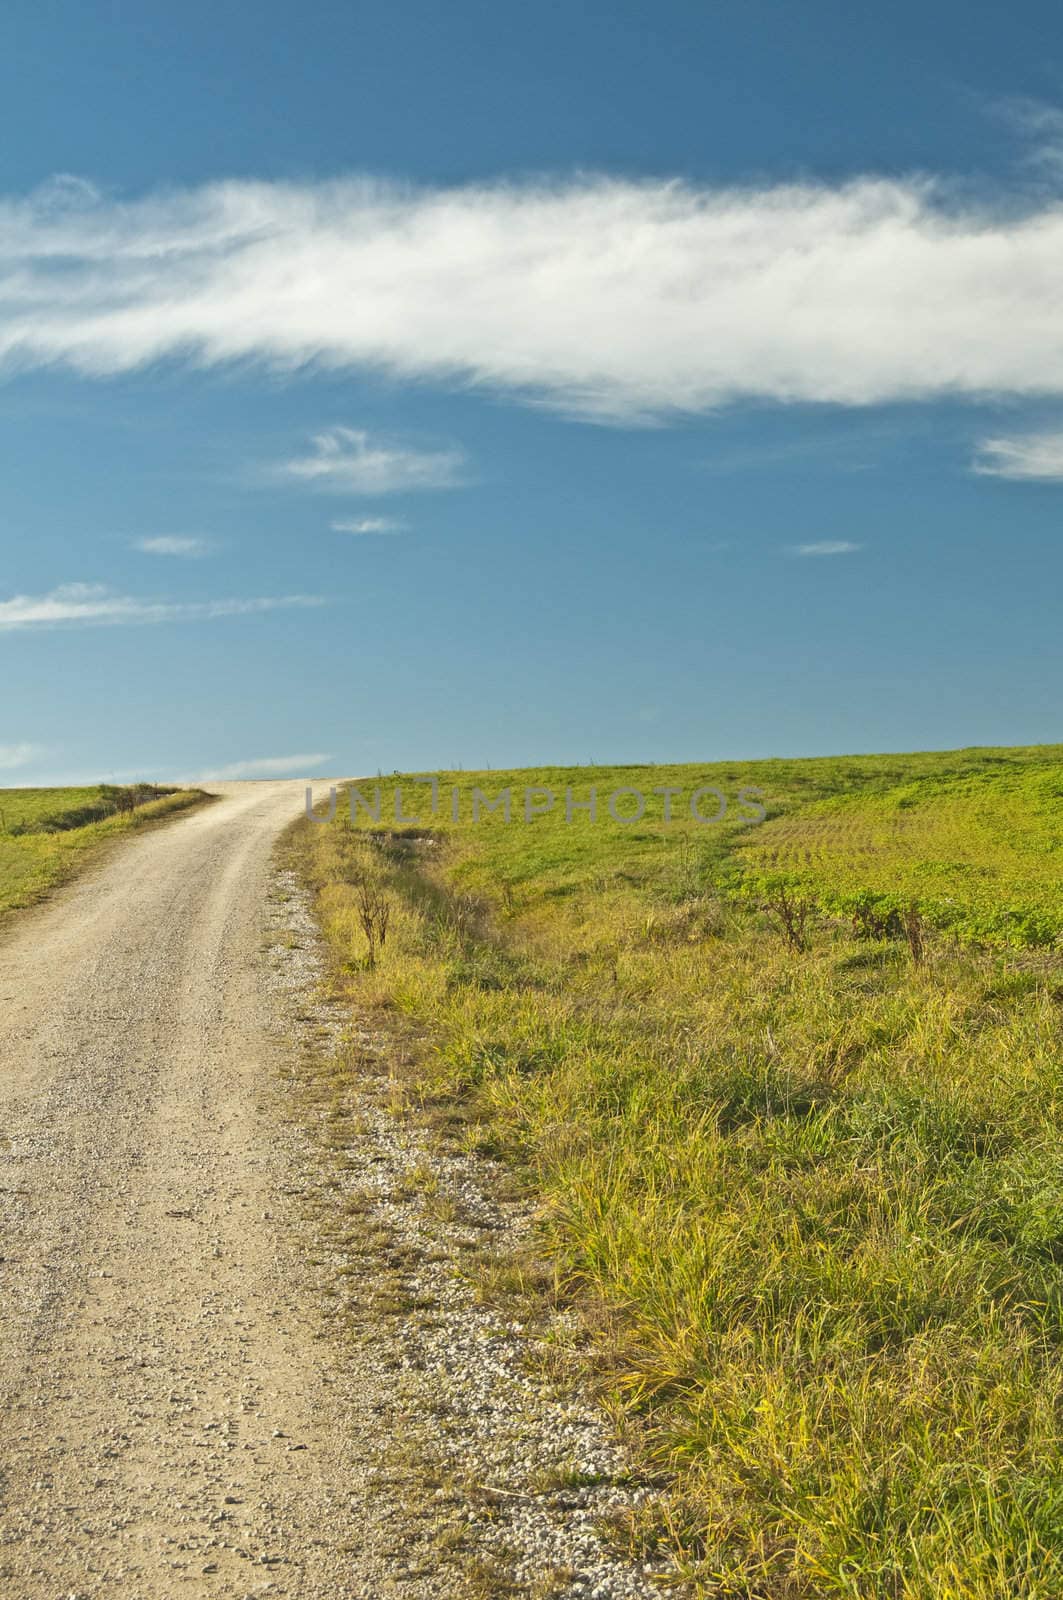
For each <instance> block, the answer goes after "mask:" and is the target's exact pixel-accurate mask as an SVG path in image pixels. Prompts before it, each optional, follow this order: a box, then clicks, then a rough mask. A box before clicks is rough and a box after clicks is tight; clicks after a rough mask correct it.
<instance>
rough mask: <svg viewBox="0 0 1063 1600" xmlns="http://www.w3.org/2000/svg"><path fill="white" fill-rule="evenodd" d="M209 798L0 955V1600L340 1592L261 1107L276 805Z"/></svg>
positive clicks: (74, 893) (329, 1422)
mask: <svg viewBox="0 0 1063 1600" xmlns="http://www.w3.org/2000/svg"><path fill="white" fill-rule="evenodd" d="M216 787H217V790H218V792H219V793H220V795H221V796H222V798H221V799H220V800H219V801H218V802H217V803H215V804H214V805H212V806H209V807H206V808H204V809H203V810H201V811H197V812H195V813H193V814H191V815H189V816H187V817H185V818H182V819H180V820H177V821H174V822H172V823H170V824H168V825H166V826H164V827H161V828H158V829H154V830H152V831H149V832H145V833H143V834H140V835H138V836H136V837H135V838H133V839H131V840H129V841H128V842H126V843H123V844H122V845H121V846H120V847H119V848H117V849H116V850H114V851H113V852H112V853H111V854H109V855H108V856H107V857H106V858H105V859H104V860H103V861H102V863H101V864H98V865H97V866H96V867H95V868H93V869H92V870H91V871H90V872H89V873H87V874H86V875H85V876H84V877H82V878H80V879H79V880H77V881H76V882H75V883H73V884H71V885H69V886H68V887H67V888H65V889H64V890H62V891H61V892H60V893H58V894H57V895H56V896H55V897H54V898H53V899H52V900H51V901H49V902H48V903H47V904H46V905H44V906H41V907H38V908H36V909H34V910H32V911H28V912H25V913H22V914H20V915H19V916H18V917H16V918H15V919H13V920H12V922H11V924H10V925H9V926H8V927H7V928H6V929H5V931H4V933H3V935H2V936H0V1258H2V1259H0V1405H2V1412H0V1591H2V1592H3V1593H4V1594H5V1595H8V1596H11V1597H12V1600H54V1597H62V1600H73V1597H79V1600H80V1597H88V1596H93V1597H94V1596H96V1595H98V1594H107V1595H120V1596H122V1600H138V1597H143V1600H169V1597H170V1596H178V1595H180V1596H183V1597H188V1596H198V1595H206V1596H217V1597H219V1600H221V1597H229V1596H241V1597H243V1596H249V1595H257V1594H260V1593H262V1594H284V1595H290V1596H298V1597H307V1600H310V1597H314V1600H316V1597H319V1596H320V1597H325V1596H327V1597H328V1600H336V1597H338V1596H343V1595H360V1594H362V1593H363V1592H364V1590H363V1589H362V1587H361V1586H360V1584H359V1583H358V1580H357V1577H356V1575H354V1574H352V1573H351V1572H350V1571H349V1570H348V1567H347V1562H348V1559H349V1558H348V1557H347V1556H345V1555H344V1553H343V1552H344V1543H345V1541H344V1528H345V1526H346V1525H347V1524H348V1523H349V1521H350V1514H351V1501H350V1491H351V1488H352V1484H351V1480H350V1477H349V1475H348V1471H347V1468H346V1466H345V1459H344V1442H343V1438H342V1433H343V1429H342V1427H341V1426H339V1425H338V1424H337V1421H336V1418H335V1416H334V1409H335V1408H334V1406H332V1405H331V1404H330V1396H329V1391H328V1388H327V1384H328V1378H327V1376H326V1375H325V1373H324V1369H323V1368H322V1365H321V1358H320V1356H318V1355H316V1354H315V1346H314V1342H313V1339H312V1338H311V1327H310V1314H309V1312H308V1310H307V1309H306V1308H305V1307H304V1306H303V1305H301V1304H300V1297H299V1295H298V1293H297V1290H296V1289H295V1288H294V1287H293V1285H292V1283H291V1281H290V1273H289V1271H288V1268H290V1265H291V1262H290V1258H289V1259H288V1260H287V1262H286V1257H285V1250H286V1249H290V1246H286V1245H285V1244H284V1242H283V1241H282V1240H281V1238H280V1236H279V1231H278V1230H275V1229H274V1226H273V1220H272V1219H273V1209H274V1206H275V1205H276V1204H277V1201H278V1197H277V1185H278V1181H279V1179H278V1168H277V1163H276V1160H275V1158H274V1149H273V1142H272V1135H273V1132H274V1131H275V1122H274V1121H273V1120H272V1118H271V1115H270V1113H269V1110H268V1108H264V1107H263V1106H262V1104H261V1102H262V1101H263V1098H264V1096H265V1095H266V1094H267V1093H268V1090H269V1084H270V1081H271V1077H272V1074H271V1071H270V1066H271V1057H272V1055H273V1053H274V1052H275V1051H276V1050H277V1048H278V1045H277V1041H276V1038H275V1037H273V1038H271V1036H270V1032H269V1029H268V1026H267V1022H268V1018H269V1012H270V999H269V995H268V993H267V990H266V986H265V976H264V963H263V961H262V959H261V955H260V948H259V947H260V944H261V928H262V912H263V907H264V905H265V900H266V892H267V884H268V873H269V859H270V852H271V847H272V845H273V843H274V840H275V839H276V837H277V834H278V833H279V831H280V830H281V828H282V827H283V826H284V824H285V823H287V822H288V821H289V820H290V819H291V818H292V817H294V816H295V815H296V814H297V813H298V810H299V808H300V806H301V805H302V797H303V785H302V783H291V782H284V783H243V784H238V783H234V784H222V785H218V786H216ZM280 1204H281V1205H283V1200H281V1202H280Z"/></svg>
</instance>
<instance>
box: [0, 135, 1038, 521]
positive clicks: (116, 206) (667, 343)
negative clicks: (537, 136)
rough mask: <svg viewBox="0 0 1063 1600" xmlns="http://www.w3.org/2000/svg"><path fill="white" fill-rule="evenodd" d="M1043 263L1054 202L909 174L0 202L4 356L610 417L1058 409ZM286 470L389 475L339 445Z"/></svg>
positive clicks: (362, 449) (363, 449) (357, 442)
mask: <svg viewBox="0 0 1063 1600" xmlns="http://www.w3.org/2000/svg"><path fill="white" fill-rule="evenodd" d="M1043 131H1044V133H1045V135H1046V142H1050V136H1052V135H1053V134H1054V124H1049V123H1046V124H1045V127H1044V130H1043ZM1061 259H1063V206H1061V205H1060V204H1059V200H1058V197H1057V195H1056V193H1054V192H1052V193H1048V194H1046V193H1045V192H1044V190H1043V189H1036V188H1035V189H1034V190H1032V191H1031V193H1030V194H1029V195H1028V196H1027V197H1026V200H1025V201H1024V202H1023V203H1022V204H1020V205H1016V204H1015V202H1014V197H1011V198H1009V200H1008V202H1007V203H1006V204H1004V203H1001V204H999V205H995V204H993V203H992V202H990V201H972V200H968V199H963V198H959V199H958V198H957V196H956V194H955V193H954V192H952V191H950V190H949V188H948V186H947V185H944V184H937V183H935V182H934V181H933V180H930V179H924V178H910V179H901V180H895V179H884V178H877V177H875V176H868V177H862V178H858V179H855V180H853V181H850V182H845V183H815V182H802V183H790V184H779V185H774V186H773V185H770V184H769V185H749V186H746V187H731V188H719V187H715V188H714V187H709V186H704V185H702V186H698V185H692V184H689V183H684V182H680V181H659V180H648V181H644V182H633V181H627V180H615V179H611V178H606V177H589V178H578V179H570V180H560V181H557V182H552V183H551V182H538V183H532V182H514V183H504V182H498V183H493V184H481V185H468V186H466V187H458V188H450V189H446V188H435V189H427V188H421V189H417V188H404V187H400V186H398V185H395V184H387V183H379V182H373V181H371V180H368V179H363V178H352V179H349V180H344V181H336V182H328V183H283V182H261V183H254V182H223V183H215V184H209V185H206V186H204V187H200V188H194V189H188V190H185V191H183V192H159V193H157V194H154V195H149V196H147V197H146V198H143V199H139V200H134V201H132V202H125V203H123V202H119V201H116V200H113V199H107V198H102V199H101V198H99V197H96V196H95V195H94V194H93V192H92V190H91V188H90V187H88V186H85V185H82V186H80V187H79V186H76V185H75V186H74V187H72V186H71V182H70V180H69V179H67V180H65V183H64V185H61V186H60V188H59V190H58V191H56V190H55V188H54V187H53V189H52V190H51V191H50V192H49V193H48V194H47V195H46V196H41V195H40V194H38V195H36V196H32V195H31V196H30V197H29V198H28V199H11V200H8V201H6V202H4V203H2V204H0V366H3V367H4V368H6V369H7V370H9V371H13V370H18V369H23V368H28V367H38V366H49V367H52V366H55V365H56V364H57V363H65V364H67V365H68V366H70V367H72V368H74V369H76V370H77V371H79V372H82V373H86V374H90V375H95V374H108V373H116V372H126V371H129V370H131V369H134V368H138V367H143V366H145V365H147V364H149V363H151V362H154V361H157V360H160V359H161V358H163V357H179V358H181V359H182V360H185V361H187V362H189V363H191V364H193V365H201V366H210V365H215V364H217V363H221V362H236V361H244V360H248V359H250V360H257V361H260V362H263V363H267V364H269V365H270V366H271V367H272V368H274V369H276V370H280V371H296V370H299V369H307V368H314V367H318V368H326V369H333V370H337V369H345V368H346V369H350V368H362V369H368V370H375V371H381V372H385V373H388V374H390V375H392V376H394V377H397V378H400V379H417V380H421V379H426V378H429V379H433V380H436V381H440V382H444V383H447V384H451V385H455V386H461V387H468V386H469V385H470V384H475V385H481V386H487V387H490V388H492V389H496V390H500V391H507V392H509V393H511V394H513V395H514V396H516V397H518V398H521V399H526V400H530V401H533V402H535V403H540V404H542V403H545V404H549V405H551V406H554V407H556V408H560V409H562V410H563V411H566V412H568V413H570V414H575V415H578V416H582V417H587V418H593V419H599V420H609V421H613V422H629V423H630V422H638V421H644V420H647V419H650V418H654V417H660V416H663V415H666V414H668V413H669V412H674V411H686V412H697V411H705V410H708V409H711V408H714V407H718V406H721V405H724V404H727V403H728V402H733V401H739V400H742V399H747V398H751V397H752V398H767V399H773V400H778V401H787V402H792V401H816V402H832V403H836V404H842V405H848V406H863V405H868V404H873V403H877V402H885V401H910V400H928V399H933V398H935V397H942V396H946V397H950V398H956V397H960V398H962V397H965V396H966V397H982V396H985V395H994V396H999V395H1006V396H1023V395H1030V396H1034V395H1045V394H1060V395H1063V315H1061V312H1060V302H1059V293H1058V281H1059V262H1060V260H1061ZM297 470H299V469H297ZM457 470H458V463H456V462H454V461H453V460H446V459H444V460H443V461H438V460H437V461H436V463H435V466H434V467H433V468H430V469H429V471H428V476H429V477H430V478H431V479H432V480H433V481H438V475H439V474H440V473H442V474H443V476H444V477H447V476H449V475H451V474H452V473H454V472H456V471H457ZM301 471H302V475H303V477H304V478H305V479H306V481H309V482H315V481H316V482H318V483H319V484H320V486H321V487H325V486H327V485H328V484H329V483H330V482H331V483H332V484H335V485H336V486H337V487H340V486H344V487H356V488H358V489H359V490H361V491H364V492H385V486H386V485H389V484H391V483H392V482H396V483H401V485H402V486H403V487H406V486H408V484H409V478H408V475H406V474H405V473H403V472H402V471H401V469H400V464H399V463H398V462H396V461H394V460H390V461H389V460H388V459H387V458H386V454H385V458H384V459H381V458H380V456H379V454H378V453H376V452H375V450H374V447H373V446H372V445H371V444H370V443H369V442H368V441H366V440H365V439H364V438H362V437H361V436H359V435H357V434H355V435H354V438H353V439H352V438H350V437H348V438H347V439H346V441H345V440H344V439H343V438H342V436H338V435H337V434H335V433H333V434H331V435H326V436H324V443H323V444H322V445H321V446H320V447H319V448H317V449H316V450H315V451H314V453H313V454H312V455H311V456H310V457H308V458H306V459H305V460H304V462H303V463H302V468H301ZM414 475H415V477H416V472H415V474H414ZM344 478H346V483H344V482H343V480H344ZM374 485H375V487H374Z"/></svg>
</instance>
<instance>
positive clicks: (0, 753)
mask: <svg viewBox="0 0 1063 1600" xmlns="http://www.w3.org/2000/svg"><path fill="white" fill-rule="evenodd" d="M44 753H45V751H44V746H43V745H40V744H0V768H2V769H3V770H4V771H5V772H6V771H8V770H10V768H12V767H28V766H29V764H30V762H31V761H36V760H37V759H38V758H39V757H40V756H43V755H44Z"/></svg>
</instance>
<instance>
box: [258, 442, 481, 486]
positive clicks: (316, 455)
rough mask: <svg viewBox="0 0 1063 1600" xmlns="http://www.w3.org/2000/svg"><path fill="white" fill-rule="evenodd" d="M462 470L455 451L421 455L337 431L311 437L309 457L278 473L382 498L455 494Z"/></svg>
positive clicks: (286, 465)
mask: <svg viewBox="0 0 1063 1600" xmlns="http://www.w3.org/2000/svg"><path fill="white" fill-rule="evenodd" d="M465 464H466V463H465V454H464V452H463V451H461V450H459V449H457V448H453V447H452V448H449V449H446V450H421V449H418V448H416V447H413V446H409V445H400V444H391V443H388V442H386V441H382V440H377V439H373V438H371V437H370V435H369V434H368V433H367V432H366V430H365V429H364V428H344V427H335V428H328V429H326V430H325V431H324V432H323V433H318V434H315V435H314V438H313V440H312V449H311V452H310V454H309V455H306V456H297V457H296V458H295V459H294V460H292V461H286V462H284V464H283V465H282V466H281V468H280V472H281V475H282V476H283V477H285V478H292V479H295V481H296V482H299V483H306V484H308V485H309V486H310V487H311V488H313V489H324V490H326V491H327V492H329V493H330V494H367V495H380V494H403V493H407V492H408V491H410V490H411V489H454V488H457V487H458V486H459V485H460V484H462V483H463V482H464V481H465V477H464V473H465Z"/></svg>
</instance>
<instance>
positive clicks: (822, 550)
mask: <svg viewBox="0 0 1063 1600" xmlns="http://www.w3.org/2000/svg"><path fill="white" fill-rule="evenodd" d="M862 548H863V546H862V545H858V544H852V543H850V541H849V540H848V539H820V540H819V541H818V543H816V544H795V545H794V554H795V555H799V556H848V555H852V553H853V551H854V550H860V549H862Z"/></svg>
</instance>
